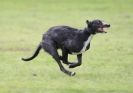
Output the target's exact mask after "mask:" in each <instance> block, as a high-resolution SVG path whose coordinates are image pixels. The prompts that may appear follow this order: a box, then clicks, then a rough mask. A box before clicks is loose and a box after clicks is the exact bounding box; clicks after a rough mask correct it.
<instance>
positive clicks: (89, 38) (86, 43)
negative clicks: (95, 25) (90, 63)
mask: <svg viewBox="0 0 133 93" xmlns="http://www.w3.org/2000/svg"><path fill="white" fill-rule="evenodd" d="M93 36H94V35H90V36H89V37H88V39H87V40H86V41H85V42H84V44H83V48H82V49H81V50H80V52H72V54H73V55H78V54H81V53H83V52H85V50H86V48H87V46H88V44H89V43H90V41H91V40H92V38H93Z"/></svg>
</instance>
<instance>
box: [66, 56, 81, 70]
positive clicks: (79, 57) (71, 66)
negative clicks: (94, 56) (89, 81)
mask: <svg viewBox="0 0 133 93" xmlns="http://www.w3.org/2000/svg"><path fill="white" fill-rule="evenodd" d="M77 59H78V62H77V63H73V64H70V65H69V68H74V67H77V66H80V65H81V64H82V54H79V55H77Z"/></svg>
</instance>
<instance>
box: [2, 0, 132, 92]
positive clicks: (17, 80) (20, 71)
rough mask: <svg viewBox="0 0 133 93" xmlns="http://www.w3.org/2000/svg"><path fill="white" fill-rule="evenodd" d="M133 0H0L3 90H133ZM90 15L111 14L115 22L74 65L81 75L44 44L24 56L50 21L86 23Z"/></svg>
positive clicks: (78, 25) (109, 17)
mask: <svg viewBox="0 0 133 93" xmlns="http://www.w3.org/2000/svg"><path fill="white" fill-rule="evenodd" d="M132 3H133V1H132V0H0V93H133V36H132V35H133V31H132V29H133V25H132V24H133V5H132ZM86 19H88V20H93V19H102V20H105V21H106V22H108V23H110V24H111V28H110V29H109V30H108V33H107V34H98V35H96V36H95V37H94V39H93V40H92V42H91V48H90V50H89V51H87V52H86V53H85V54H84V55H83V64H82V66H80V67H78V68H75V69H71V71H75V72H76V76H74V77H69V76H67V75H65V74H63V73H62V72H61V71H60V70H59V68H58V66H57V64H56V62H55V61H54V60H53V59H52V58H51V56H49V55H48V54H47V53H45V52H44V51H43V50H42V51H41V53H40V54H39V56H38V57H37V58H36V59H35V60H33V61H31V62H27V63H26V62H23V61H21V57H24V56H25V57H26V56H29V55H31V54H32V53H33V51H34V50H35V48H36V46H37V45H38V43H39V42H40V41H41V38H42V34H43V33H44V32H46V31H47V29H48V28H49V27H51V26H55V25H69V26H72V27H76V28H79V29H82V28H84V27H86V24H85V20H86ZM75 59H76V57H75V56H70V58H69V60H71V61H74V60H75ZM65 67H66V66H65ZM66 68H67V67H66Z"/></svg>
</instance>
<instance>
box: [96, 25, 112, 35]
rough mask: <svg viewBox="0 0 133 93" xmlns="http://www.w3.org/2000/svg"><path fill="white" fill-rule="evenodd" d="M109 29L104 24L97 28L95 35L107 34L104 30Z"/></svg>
mask: <svg viewBox="0 0 133 93" xmlns="http://www.w3.org/2000/svg"><path fill="white" fill-rule="evenodd" d="M109 27H110V24H104V25H103V26H102V27H99V28H98V31H97V33H107V31H106V29H107V28H109Z"/></svg>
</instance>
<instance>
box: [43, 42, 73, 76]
mask: <svg viewBox="0 0 133 93" xmlns="http://www.w3.org/2000/svg"><path fill="white" fill-rule="evenodd" d="M50 42H51V43H50ZM42 47H43V48H44V50H45V51H46V52H48V53H49V54H50V55H51V56H52V57H53V58H54V59H55V60H56V62H57V63H58V65H59V67H60V70H61V71H62V72H64V73H65V74H67V75H69V76H74V75H75V72H70V71H68V70H66V69H65V68H64V67H63V65H62V64H61V61H60V57H59V54H58V52H57V49H56V47H55V46H54V43H53V42H52V41H50V40H49V42H48V43H47V42H45V41H44V42H43V46H42Z"/></svg>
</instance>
